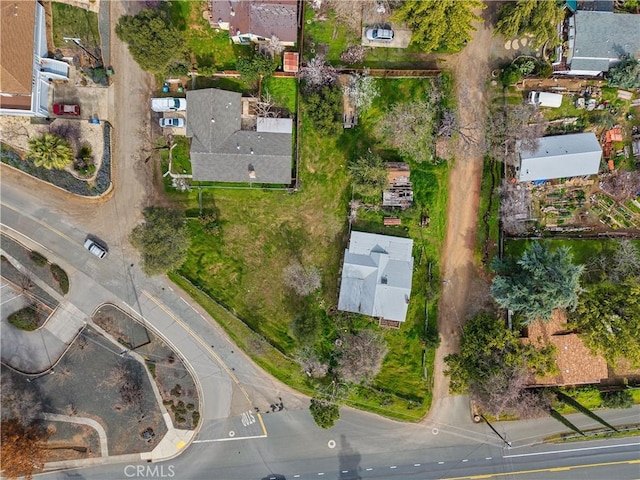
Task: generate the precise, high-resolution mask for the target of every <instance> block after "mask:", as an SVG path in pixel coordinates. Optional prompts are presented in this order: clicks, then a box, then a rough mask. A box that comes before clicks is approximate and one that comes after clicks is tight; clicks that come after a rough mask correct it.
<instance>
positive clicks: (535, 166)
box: [518, 133, 602, 182]
mask: <svg viewBox="0 0 640 480" xmlns="http://www.w3.org/2000/svg"><path fill="white" fill-rule="evenodd" d="M519 156H520V166H519V168H518V180H519V181H520V182H531V181H536V180H551V179H553V178H568V177H581V176H585V175H595V174H596V173H598V170H599V169H600V159H601V157H602V148H601V147H600V143H598V139H597V138H596V135H595V134H594V133H574V134H571V135H555V136H551V137H542V138H541V139H540V145H539V147H538V149H537V150H535V151H533V152H531V151H527V150H522V151H520V152H519Z"/></svg>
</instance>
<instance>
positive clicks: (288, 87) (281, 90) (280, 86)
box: [262, 77, 298, 114]
mask: <svg viewBox="0 0 640 480" xmlns="http://www.w3.org/2000/svg"><path fill="white" fill-rule="evenodd" d="M266 93H268V94H269V95H271V99H272V100H273V101H274V103H275V104H276V105H279V106H283V107H285V108H286V109H287V110H289V112H290V113H292V114H295V113H296V105H297V94H298V82H297V80H296V79H295V78H291V77H271V78H267V79H265V80H264V81H263V82H262V94H263V95H265V94H266Z"/></svg>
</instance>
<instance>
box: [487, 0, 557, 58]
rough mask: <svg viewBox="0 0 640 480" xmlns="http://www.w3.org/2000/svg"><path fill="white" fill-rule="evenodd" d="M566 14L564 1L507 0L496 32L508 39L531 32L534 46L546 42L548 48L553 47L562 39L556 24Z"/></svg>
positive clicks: (500, 13)
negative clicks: (508, 0)
mask: <svg viewBox="0 0 640 480" xmlns="http://www.w3.org/2000/svg"><path fill="white" fill-rule="evenodd" d="M564 14H565V13H564V2H561V1H558V0H517V1H516V2H506V3H505V4H504V5H503V6H502V7H501V9H500V12H499V14H498V22H497V24H496V28H495V32H496V33H499V34H502V35H504V36H505V37H506V38H507V39H512V38H515V37H520V36H522V35H526V34H531V35H533V38H532V44H533V47H534V48H537V47H539V46H541V45H543V44H545V43H546V44H547V48H549V47H553V46H555V45H557V44H558V42H559V41H560V40H559V38H558V34H557V32H556V26H557V25H558V24H559V23H560V22H561V21H562V19H563V18H564Z"/></svg>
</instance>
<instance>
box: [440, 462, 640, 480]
mask: <svg viewBox="0 0 640 480" xmlns="http://www.w3.org/2000/svg"><path fill="white" fill-rule="evenodd" d="M635 463H640V460H622V461H619V462H605V463H590V464H587V465H573V466H569V467H555V468H538V469H535V470H520V471H516V472H505V473H485V474H482V475H469V476H466V477H448V478H446V479H443V480H472V479H480V478H497V477H507V476H511V475H525V474H527V473H542V472H561V471H566V470H573V469H577V468H594V467H607V466H610V465H624V464H628V465H632V464H635Z"/></svg>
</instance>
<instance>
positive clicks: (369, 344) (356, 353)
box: [336, 330, 387, 383]
mask: <svg viewBox="0 0 640 480" xmlns="http://www.w3.org/2000/svg"><path fill="white" fill-rule="evenodd" d="M340 340H341V342H340V344H339V346H338V347H337V349H336V352H337V353H338V359H337V363H338V367H337V373H338V376H339V377H340V378H342V379H343V380H345V381H347V382H353V383H367V382H370V381H371V380H373V378H374V377H375V376H376V375H377V374H378V372H379V371H380V368H381V367H382V361H383V360H384V357H385V355H386V354H387V345H386V343H385V341H384V338H383V337H382V335H380V334H378V333H377V332H375V331H373V330H361V331H359V332H357V333H348V334H346V335H343V336H342V337H341V338H340Z"/></svg>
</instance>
